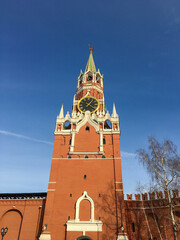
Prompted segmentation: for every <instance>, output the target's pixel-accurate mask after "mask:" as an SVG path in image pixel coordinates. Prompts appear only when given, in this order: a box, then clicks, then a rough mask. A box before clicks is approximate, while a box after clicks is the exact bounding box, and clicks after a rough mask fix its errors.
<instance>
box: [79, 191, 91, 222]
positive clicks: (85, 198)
mask: <svg viewBox="0 0 180 240" xmlns="http://www.w3.org/2000/svg"><path fill="white" fill-rule="evenodd" d="M83 200H88V201H89V202H90V204H91V219H90V221H91V222H93V221H94V201H93V200H92V198H91V197H89V196H88V194H87V192H86V191H84V192H83V195H82V196H81V197H80V198H79V199H78V200H77V202H76V213H75V221H79V208H80V203H81V201H83Z"/></svg>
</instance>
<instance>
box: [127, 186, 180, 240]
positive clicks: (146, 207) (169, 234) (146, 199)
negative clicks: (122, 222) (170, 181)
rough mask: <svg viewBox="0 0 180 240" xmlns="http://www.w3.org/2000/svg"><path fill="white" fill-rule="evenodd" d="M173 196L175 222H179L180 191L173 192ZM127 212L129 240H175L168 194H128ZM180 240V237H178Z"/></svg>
mask: <svg viewBox="0 0 180 240" xmlns="http://www.w3.org/2000/svg"><path fill="white" fill-rule="evenodd" d="M171 196H172V201H173V204H174V215H175V220H176V221H178V220H179V219H180V196H179V193H178V190H174V191H172V192H171ZM125 211H126V221H127V229H128V237H129V240H134V239H138V240H139V239H142V240H144V239H152V240H173V239H174V238H173V231H172V221H171V218H170V211H169V205H168V199H167V192H162V191H160V192H149V193H141V194H134V195H133V194H127V200H125ZM179 230H180V229H179ZM178 234H179V233H178ZM178 239H180V235H178Z"/></svg>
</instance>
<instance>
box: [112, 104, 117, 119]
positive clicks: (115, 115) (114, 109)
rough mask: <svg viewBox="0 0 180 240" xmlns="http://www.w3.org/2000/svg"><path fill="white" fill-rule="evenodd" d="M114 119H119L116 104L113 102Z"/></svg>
mask: <svg viewBox="0 0 180 240" xmlns="http://www.w3.org/2000/svg"><path fill="white" fill-rule="evenodd" d="M112 117H114V118H115V117H118V115H117V112H116V107H115V103H114V102H113V113H112Z"/></svg>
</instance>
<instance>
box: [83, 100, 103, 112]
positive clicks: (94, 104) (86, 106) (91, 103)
mask: <svg viewBox="0 0 180 240" xmlns="http://www.w3.org/2000/svg"><path fill="white" fill-rule="evenodd" d="M98 108H99V102H98V100H97V99H96V98H94V97H84V98H81V100H80V101H79V103H78V109H79V111H81V112H85V111H90V112H91V113H93V112H95V111H97V110H98Z"/></svg>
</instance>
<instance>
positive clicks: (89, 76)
mask: <svg viewBox="0 0 180 240" xmlns="http://www.w3.org/2000/svg"><path fill="white" fill-rule="evenodd" d="M92 79H93V76H92V74H91V73H89V74H88V77H87V81H88V82H89V81H92Z"/></svg>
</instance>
